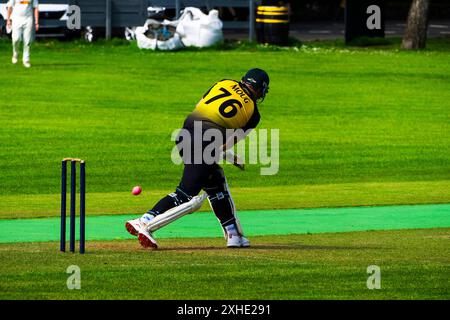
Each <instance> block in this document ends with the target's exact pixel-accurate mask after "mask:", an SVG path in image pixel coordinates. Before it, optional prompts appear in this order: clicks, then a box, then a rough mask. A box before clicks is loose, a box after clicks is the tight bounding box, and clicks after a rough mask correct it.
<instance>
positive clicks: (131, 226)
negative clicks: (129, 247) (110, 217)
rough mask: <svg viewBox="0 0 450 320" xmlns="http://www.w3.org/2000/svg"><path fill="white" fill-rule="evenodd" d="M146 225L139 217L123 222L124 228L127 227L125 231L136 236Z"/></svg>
mask: <svg viewBox="0 0 450 320" xmlns="http://www.w3.org/2000/svg"><path fill="white" fill-rule="evenodd" d="M146 226H147V224H146V223H144V222H142V220H141V218H137V219H133V220H128V221H127V222H126V223H125V228H126V229H127V231H128V232H129V233H130V234H131V235H133V236H136V237H137V236H138V235H139V232H141V230H144V228H145V227H146Z"/></svg>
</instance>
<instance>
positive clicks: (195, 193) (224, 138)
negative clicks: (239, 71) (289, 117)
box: [125, 69, 269, 248]
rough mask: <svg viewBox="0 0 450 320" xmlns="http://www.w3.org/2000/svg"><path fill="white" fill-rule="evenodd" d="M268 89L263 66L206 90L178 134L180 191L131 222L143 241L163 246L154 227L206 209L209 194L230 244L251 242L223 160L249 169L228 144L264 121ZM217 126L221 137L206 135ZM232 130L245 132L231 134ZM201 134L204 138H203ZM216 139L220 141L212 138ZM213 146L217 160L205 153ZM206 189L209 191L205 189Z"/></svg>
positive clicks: (132, 231) (128, 224) (129, 226)
mask: <svg viewBox="0 0 450 320" xmlns="http://www.w3.org/2000/svg"><path fill="white" fill-rule="evenodd" d="M268 91H269V76H268V74H267V73H266V72H265V71H264V70H261V69H251V70H249V71H248V72H247V73H246V74H245V75H244V76H243V77H242V79H241V80H240V81H235V80H222V81H219V82H217V83H216V84H214V85H213V86H212V87H211V88H210V89H209V90H208V91H207V92H206V93H205V94H204V95H203V97H202V99H200V101H199V102H198V104H197V105H196V107H195V109H194V111H193V112H192V113H191V114H189V115H188V117H187V118H186V120H185V121H184V125H183V128H182V130H181V131H183V133H184V134H181V133H180V134H179V135H178V137H177V139H176V143H177V148H178V150H179V153H180V156H181V158H182V160H183V165H184V169H183V176H182V178H181V181H180V183H179V185H178V187H177V188H176V189H175V192H173V193H170V194H169V195H167V196H165V197H164V198H162V199H161V200H159V202H158V203H156V205H155V206H154V207H153V208H152V209H150V210H148V211H147V212H146V213H145V214H144V215H143V216H142V217H140V218H137V219H134V220H130V221H127V222H126V224H125V227H126V229H127V231H128V232H129V233H130V234H132V235H134V236H138V239H139V243H140V244H141V245H142V246H143V247H145V248H157V247H158V245H157V242H156V240H155V238H154V237H153V232H155V231H156V230H158V229H159V228H161V227H163V226H165V225H167V224H169V223H171V222H172V221H175V220H176V219H178V218H180V217H182V216H184V215H186V214H189V213H192V212H195V211H196V210H198V209H200V207H201V206H202V203H203V201H204V200H205V199H206V197H207V198H208V201H209V204H210V206H211V209H212V210H213V211H214V213H215V215H216V217H217V219H218V220H219V222H220V224H221V226H222V229H223V232H224V236H225V238H226V241H227V247H233V248H236V247H237V248H239V247H249V246H250V242H249V241H248V239H246V238H245V237H244V232H243V230H242V227H241V224H240V222H239V219H238V217H237V215H236V209H235V206H234V202H233V199H232V197H231V194H230V191H229V189H228V184H227V180H226V178H225V175H224V171H223V169H222V168H221V167H220V165H219V163H218V162H219V160H221V159H222V158H224V159H226V160H227V161H229V162H231V163H233V164H234V165H235V166H237V167H239V168H240V169H242V170H243V169H244V165H243V163H242V161H241V160H240V159H239V158H238V157H237V156H236V155H234V154H233V153H232V152H231V151H230V150H228V151H227V149H230V148H231V147H232V146H233V145H234V144H236V143H237V142H238V141H239V140H241V139H244V138H245V136H246V135H248V133H249V132H250V131H251V130H252V129H254V128H255V127H256V126H257V125H258V123H259V121H260V114H259V111H258V108H257V103H260V102H262V101H263V100H264V98H265V96H266V94H267V93H268ZM236 129H241V130H236ZM211 130H215V132H219V133H221V135H219V136H220V138H217V139H211V137H209V139H207V138H205V137H206V136H207V133H208V132H210V131H211ZM230 131H232V132H233V131H239V132H241V133H243V134H241V135H229V134H228V133H229V132H230ZM186 133H187V134H186ZM199 137H201V138H200V139H201V141H200V142H199V143H198V139H199ZM212 140H214V142H210V141H212ZM192 141H194V143H192ZM186 142H191V143H189V147H186V145H187V144H186ZM211 145H213V147H212V148H211ZM208 148H209V149H208ZM208 150H212V152H211V155H212V157H213V161H211V159H207V158H206V157H204V155H205V154H209V153H208V152H206V151H208ZM199 158H200V159H199ZM201 190H204V191H205V193H204V194H201V195H199V193H200V191H201Z"/></svg>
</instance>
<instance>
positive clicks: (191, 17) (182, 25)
mask: <svg viewBox="0 0 450 320" xmlns="http://www.w3.org/2000/svg"><path fill="white" fill-rule="evenodd" d="M222 26H223V24H222V21H220V19H219V12H218V11H217V10H211V11H210V12H209V14H208V15H206V14H204V13H203V12H202V11H201V10H200V9H198V8H193V7H187V8H185V9H184V10H183V13H182V15H181V17H180V19H178V20H175V21H169V20H164V21H163V22H159V21H157V20H153V19H148V20H147V21H146V22H145V25H144V26H143V27H137V28H136V30H135V36H136V40H137V45H138V47H139V48H140V49H151V50H155V49H160V50H177V49H180V48H182V47H184V46H193V47H199V48H202V47H207V46H211V45H214V44H216V43H218V42H221V41H223V33H222ZM167 28H170V29H171V30H174V29H175V28H176V29H175V32H173V34H172V33H169V34H168V35H166V34H165V29H167Z"/></svg>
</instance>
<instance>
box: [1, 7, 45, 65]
mask: <svg viewBox="0 0 450 320" xmlns="http://www.w3.org/2000/svg"><path fill="white" fill-rule="evenodd" d="M38 5H39V3H38V0H8V3H7V4H6V7H7V8H8V13H7V17H6V26H7V28H8V29H11V28H12V45H13V56H12V63H13V64H16V63H17V61H18V58H19V53H18V49H19V43H20V41H23V57H22V61H23V65H24V66H25V68H29V67H31V64H30V46H31V42H32V41H33V37H34V31H35V30H36V31H38V30H39V9H38ZM11 20H12V22H11Z"/></svg>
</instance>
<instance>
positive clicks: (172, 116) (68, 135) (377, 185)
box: [0, 39, 450, 299]
mask: <svg viewBox="0 0 450 320" xmlns="http://www.w3.org/2000/svg"><path fill="white" fill-rule="evenodd" d="M398 48H399V44H398V41H392V44H389V45H385V46H381V47H370V48H356V47H354V48H346V47H344V46H343V45H342V44H341V43H339V42H337V43H331V42H325V43H307V44H306V45H304V46H297V47H293V48H290V49H282V48H271V47H255V46H252V45H242V46H235V47H229V46H223V47H221V48H218V49H215V50H186V51H180V52H171V53H169V52H147V51H140V50H139V49H137V47H136V45H135V44H131V45H129V44H125V43H123V42H121V41H113V42H110V43H104V42H100V43H97V44H94V45H92V44H84V43H66V42H57V41H56V42H55V41H46V42H39V43H36V44H35V45H34V46H33V48H32V56H31V58H32V61H31V62H32V65H33V66H32V68H31V69H29V70H27V69H25V68H23V67H22V66H21V65H20V64H18V65H15V66H14V65H12V64H11V63H10V50H11V46H10V43H9V42H8V41H5V40H1V41H0V63H1V64H2V71H1V72H0V83H1V86H0V97H1V98H0V145H1V148H0V174H1V179H0V219H20V218H38V217H39V218H40V217H52V216H57V215H58V213H59V191H60V161H61V159H62V158H63V157H81V158H84V159H85V160H86V161H87V212H88V214H89V215H109V214H139V213H142V212H144V211H146V210H147V209H149V208H150V207H151V206H152V205H153V203H154V201H156V200H157V199H158V198H159V197H161V196H163V195H165V194H167V193H168V192H172V191H173V190H174V188H175V186H176V185H177V184H178V182H179V179H180V173H181V170H182V168H181V167H180V166H176V165H174V164H172V162H171V159H170V151H171V149H172V148H173V142H171V141H170V136H171V133H172V131H173V130H175V129H177V128H179V127H180V126H181V125H182V122H183V120H184V117H185V116H186V115H187V114H188V113H189V112H190V111H191V110H192V109H193V107H194V106H195V104H196V103H197V101H198V99H199V98H200V97H201V96H202V94H203V93H204V92H205V91H206V90H207V89H208V88H209V87H210V86H211V84H213V83H214V82H215V81H218V80H220V79H223V78H234V79H238V78H240V77H241V76H242V75H243V73H245V71H246V70H247V69H249V68H251V67H261V68H264V69H266V70H267V71H268V73H269V75H270V76H271V84H270V92H269V95H268V96H267V98H266V100H265V101H264V103H263V104H262V105H261V107H260V112H261V115H262V120H261V123H260V128H266V129H279V130H280V169H279V173H278V174H276V175H273V176H261V175H260V174H259V173H260V166H259V165H247V170H246V172H241V171H239V170H237V169H236V168H234V167H232V166H231V165H225V172H226V175H227V178H228V182H229V185H230V187H231V190H232V193H233V195H234V197H235V202H236V205H237V207H238V209H241V210H244V209H245V210H257V209H288V208H318V207H351V206H375V205H398V204H425V203H426V204H438V203H449V202H450V170H449V169H450V139H449V136H450V121H449V120H450V40H449V39H436V40H430V42H429V46H428V49H427V50H424V51H421V52H404V51H401V50H399V49H398ZM135 185H141V186H143V189H144V192H143V194H142V195H141V196H139V197H133V196H132V195H131V193H130V192H131V188H132V187H133V186H135ZM202 210H203V211H206V210H209V208H208V206H207V205H205V206H204V207H203V208H202ZM267 227H268V228H270V226H267ZM446 227H450V226H446ZM244 228H245V226H244ZM449 235H450V229H448V228H438V229H423V230H403V231H376V232H375V231H370V232H354V233H337V234H331V233H330V234H320V235H314V234H313V235H283V236H276V237H274V236H260V237H258V236H256V237H254V239H253V238H252V243H253V244H254V248H253V249H249V250H243V251H230V250H224V249H223V239H221V238H220V236H221V235H220V234H219V233H218V235H217V237H218V238H210V239H170V240H169V239H163V240H162V243H163V244H164V249H162V250H161V251H157V252H147V251H144V250H140V249H137V247H136V246H135V243H134V242H133V243H131V242H130V241H114V242H92V243H88V254H87V255H86V256H84V257H82V256H78V255H77V256H72V255H62V254H59V253H57V244H56V243H54V242H50V243H27V244H0V255H1V257H2V258H1V260H2V264H1V266H0V268H1V269H0V270H1V271H0V277H1V281H0V287H1V290H0V297H1V298H2V299H17V298H39V299H40V298H44V299H48V298H50V299H61V298H64V299H65V298H69V299H70V298H95V299H97V298H124V299H128V298H138V299H139V298H156V299H158V298H166V299H167V298H168V299H184V298H194V299H197V298H202V299H207V298H216V299H221V298H222V297H223V295H224V294H225V293H226V294H227V298H230V299H233V298H236V299H246V298H254V299H258V298H267V299H301V298H314V299H316V298H337V299H354V298H361V299H391V298H393V299H400V298H401V299H415V298H425V299H436V298H446V299H448V298H449V297H450V285H449V283H448V274H449V265H450V254H449V251H448V246H449V244H450V243H449V240H450V236H449ZM0 243H1V239H0ZM70 264H77V265H79V266H80V267H81V269H82V275H83V290H80V291H76V290H75V291H70V290H67V289H66V288H65V279H66V278H67V274H66V273H65V268H67V266H68V265H70ZM371 264H381V265H382V273H383V280H382V281H383V289H382V290H368V289H367V288H366V287H365V281H366V279H367V274H366V268H367V266H368V265H371ZM30 266H33V268H32V269H30ZM224 270H227V271H225V275H223V276H221V273H222V272H224ZM384 275H385V276H384ZM134 277H137V279H139V281H140V282H147V283H149V284H151V285H150V287H149V288H148V290H144V291H141V292H139V290H140V289H141V287H139V288H138V287H137V284H136V283H132V284H130V282H129V279H132V278H133V279H134ZM384 277H385V278H384ZM236 280H238V281H236ZM192 282H197V283H198V286H195V288H193V289H192ZM211 282H217V283H218V285H217V288H216V287H214V288H213V287H211V286H209V284H210V283H211ZM230 283H231V284H230ZM230 285H231V289H232V290H230V288H229V286H230ZM188 288H190V289H191V291H190V294H189V296H188V295H187V293H186V292H187V289H188ZM213 289H214V290H213Z"/></svg>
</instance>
